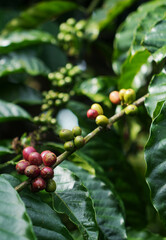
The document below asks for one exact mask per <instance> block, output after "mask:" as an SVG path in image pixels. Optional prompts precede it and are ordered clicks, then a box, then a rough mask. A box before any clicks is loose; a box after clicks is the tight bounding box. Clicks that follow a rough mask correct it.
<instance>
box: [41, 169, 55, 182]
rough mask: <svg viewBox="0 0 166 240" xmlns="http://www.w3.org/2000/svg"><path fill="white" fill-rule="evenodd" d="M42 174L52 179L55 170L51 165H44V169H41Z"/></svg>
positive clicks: (43, 176) (45, 177)
mask: <svg viewBox="0 0 166 240" xmlns="http://www.w3.org/2000/svg"><path fill="white" fill-rule="evenodd" d="M40 175H41V177H42V178H44V179H50V178H53V176H54V171H53V169H52V168H50V167H43V168H42V170H41V171H40Z"/></svg>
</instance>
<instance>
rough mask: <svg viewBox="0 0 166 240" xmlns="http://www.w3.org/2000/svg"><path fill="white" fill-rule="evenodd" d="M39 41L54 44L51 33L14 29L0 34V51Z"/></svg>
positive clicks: (38, 42) (7, 50)
mask: <svg viewBox="0 0 166 240" xmlns="http://www.w3.org/2000/svg"><path fill="white" fill-rule="evenodd" d="M40 43H52V44H55V43H56V41H55V38H54V36H53V35H51V34H49V33H47V32H44V31H40V30H29V31H14V32H11V33H7V34H3V35H1V36H0V53H8V52H10V51H14V50H16V49H20V48H23V47H26V46H30V45H33V44H40Z"/></svg>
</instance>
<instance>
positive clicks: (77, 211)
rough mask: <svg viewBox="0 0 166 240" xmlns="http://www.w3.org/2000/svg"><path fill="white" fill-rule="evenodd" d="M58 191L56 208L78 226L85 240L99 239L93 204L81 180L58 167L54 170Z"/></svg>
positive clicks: (55, 201)
mask: <svg viewBox="0 0 166 240" xmlns="http://www.w3.org/2000/svg"><path fill="white" fill-rule="evenodd" d="M54 173H55V176H54V180H55V181H56V183H57V190H56V192H55V195H54V208H55V210H56V211H57V212H59V213H65V214H67V215H68V216H69V218H70V220H71V221H72V222H73V223H75V224H76V225H77V226H78V229H79V231H80V232H81V233H82V235H83V239H85V240H96V239H98V227H97V224H96V219H95V212H94V208H93V203H92V200H91V198H90V197H89V194H88V191H87V189H86V188H85V187H84V186H83V185H82V183H81V182H80V180H79V178H78V177H77V176H76V175H74V174H73V173H72V172H70V171H69V170H67V169H64V168H62V167H57V168H56V169H55V170H54Z"/></svg>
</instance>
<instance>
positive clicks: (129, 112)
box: [125, 104, 138, 115]
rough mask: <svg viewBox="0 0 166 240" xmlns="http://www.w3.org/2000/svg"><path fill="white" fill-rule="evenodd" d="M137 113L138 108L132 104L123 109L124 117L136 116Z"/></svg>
mask: <svg viewBox="0 0 166 240" xmlns="http://www.w3.org/2000/svg"><path fill="white" fill-rule="evenodd" d="M137 112H138V107H137V106H135V105H133V104H130V105H128V106H127V107H126V108H125V114H126V115H135V114H137Z"/></svg>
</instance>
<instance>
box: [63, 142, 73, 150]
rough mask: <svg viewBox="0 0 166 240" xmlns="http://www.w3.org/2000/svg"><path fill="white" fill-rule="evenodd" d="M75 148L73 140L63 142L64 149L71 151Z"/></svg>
mask: <svg viewBox="0 0 166 240" xmlns="http://www.w3.org/2000/svg"><path fill="white" fill-rule="evenodd" d="M74 148H75V145H74V142H73V141H68V142H65V143H64V149H65V150H66V151H73V150H74Z"/></svg>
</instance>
